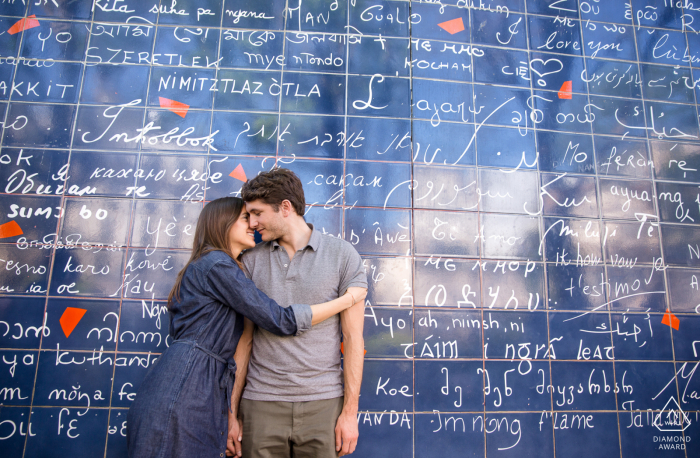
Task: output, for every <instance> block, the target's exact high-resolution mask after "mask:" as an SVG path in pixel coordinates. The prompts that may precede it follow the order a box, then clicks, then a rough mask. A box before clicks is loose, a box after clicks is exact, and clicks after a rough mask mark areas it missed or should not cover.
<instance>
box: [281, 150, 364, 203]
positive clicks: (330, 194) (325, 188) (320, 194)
mask: <svg viewBox="0 0 700 458" xmlns="http://www.w3.org/2000/svg"><path fill="white" fill-rule="evenodd" d="M286 168H288V169H289V170H291V171H293V172H294V173H296V174H297V176H298V177H299V179H300V180H301V183H302V185H303V186H304V198H305V199H306V202H307V203H309V204H314V205H318V204H321V205H323V206H324V207H332V206H334V205H341V204H342V203H343V198H344V197H345V200H347V196H346V195H345V193H346V190H347V187H348V186H352V185H353V182H354V181H355V177H354V176H353V175H352V174H350V172H349V171H347V170H346V171H345V172H343V163H342V162H340V161H309V160H303V159H302V160H295V161H294V162H292V163H291V164H289V165H287V167H286ZM361 180H362V178H360V180H358V183H359V182H360V181H361ZM346 205H352V204H351V203H346Z"/></svg>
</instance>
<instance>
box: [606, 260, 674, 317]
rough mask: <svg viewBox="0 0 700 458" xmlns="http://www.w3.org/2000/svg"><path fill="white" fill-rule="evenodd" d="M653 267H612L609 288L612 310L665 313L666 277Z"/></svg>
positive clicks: (609, 269)
mask: <svg viewBox="0 0 700 458" xmlns="http://www.w3.org/2000/svg"><path fill="white" fill-rule="evenodd" d="M660 273H661V272H659V271H657V270H656V269H655V268H653V267H651V266H637V267H617V268H614V267H610V268H608V283H609V285H608V287H609V289H610V306H611V310H617V311H633V312H649V311H651V312H664V311H665V310H666V294H665V293H664V277H663V275H660Z"/></svg>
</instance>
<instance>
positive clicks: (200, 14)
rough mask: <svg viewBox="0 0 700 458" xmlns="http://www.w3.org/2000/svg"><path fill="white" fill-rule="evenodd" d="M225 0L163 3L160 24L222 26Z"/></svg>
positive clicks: (183, 0) (182, 0)
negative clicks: (222, 8) (222, 9)
mask: <svg viewBox="0 0 700 458" xmlns="http://www.w3.org/2000/svg"><path fill="white" fill-rule="evenodd" d="M223 3H224V0H204V1H201V0H179V1H178V2H177V3H174V4H171V6H170V7H168V5H167V4H163V5H161V6H160V8H153V9H158V12H159V14H158V24H177V25H184V26H187V25H189V26H193V27H219V26H221V7H222V6H223Z"/></svg>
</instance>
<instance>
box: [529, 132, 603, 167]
mask: <svg viewBox="0 0 700 458" xmlns="http://www.w3.org/2000/svg"><path fill="white" fill-rule="evenodd" d="M537 151H538V153H539V157H538V163H539V166H540V170H542V171H547V172H574V173H594V172H595V167H594V165H593V163H594V161H595V155H594V154H593V141H592V137H591V136H589V135H579V134H569V133H564V132H541V131H538V132H537Z"/></svg>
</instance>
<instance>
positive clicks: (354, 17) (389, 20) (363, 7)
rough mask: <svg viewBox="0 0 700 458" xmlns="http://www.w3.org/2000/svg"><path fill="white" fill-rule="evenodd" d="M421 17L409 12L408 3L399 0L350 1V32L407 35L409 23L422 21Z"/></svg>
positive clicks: (394, 35)
mask: <svg viewBox="0 0 700 458" xmlns="http://www.w3.org/2000/svg"><path fill="white" fill-rule="evenodd" d="M422 19H423V18H422V17H421V16H420V15H417V14H415V13H414V14H411V12H410V10H409V4H408V3H406V2H401V1H391V0H382V1H380V2H374V1H369V0H359V1H357V2H355V3H353V2H350V13H349V23H350V27H351V28H350V29H349V32H350V33H357V32H359V33H361V34H362V35H382V36H390V37H408V28H409V24H415V23H416V22H420V21H422Z"/></svg>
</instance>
